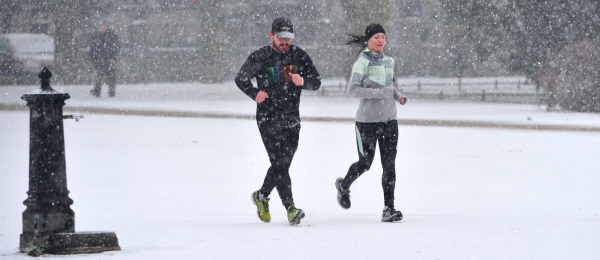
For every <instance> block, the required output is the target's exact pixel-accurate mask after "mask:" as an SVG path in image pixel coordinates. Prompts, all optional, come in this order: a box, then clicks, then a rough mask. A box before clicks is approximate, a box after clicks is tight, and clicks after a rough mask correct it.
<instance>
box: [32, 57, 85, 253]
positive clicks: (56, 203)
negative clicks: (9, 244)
mask: <svg viewBox="0 0 600 260" xmlns="http://www.w3.org/2000/svg"><path fill="white" fill-rule="evenodd" d="M38 76H39V77H40V79H41V82H42V88H41V90H40V92H39V93H38V94H25V95H23V97H21V99H23V100H25V101H27V106H28V107H29V108H30V119H29V129H30V131H29V133H30V134H29V191H28V192H27V195H28V196H27V199H26V200H25V201H24V202H23V204H25V206H27V209H26V210H25V212H23V234H22V235H21V248H24V247H26V246H28V245H39V246H45V245H46V244H47V240H48V236H49V235H50V234H52V233H63V232H75V213H74V212H73V210H71V207H70V206H71V204H73V200H72V199H71V198H69V190H67V171H66V166H65V165H66V163H65V139H64V131H63V121H62V112H63V109H62V107H63V106H64V105H65V100H66V99H68V98H70V96H69V94H65V93H59V92H56V91H54V90H53V89H52V88H51V87H50V77H52V73H51V72H50V70H48V69H47V68H45V69H44V70H42V72H40V74H39V75H38Z"/></svg>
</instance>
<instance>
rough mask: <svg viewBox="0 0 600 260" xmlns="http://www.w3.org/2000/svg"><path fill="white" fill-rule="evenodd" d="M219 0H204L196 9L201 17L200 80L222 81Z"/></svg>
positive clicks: (206, 81) (208, 81)
mask: <svg viewBox="0 0 600 260" xmlns="http://www.w3.org/2000/svg"><path fill="white" fill-rule="evenodd" d="M220 9H221V7H220V1H218V0H205V1H202V6H201V8H199V9H198V10H199V11H200V15H201V17H202V66H200V67H201V69H202V72H201V74H202V77H201V82H205V83H215V82H222V81H223V80H224V79H223V63H222V59H221V43H220V41H219V40H220V38H219V37H220V36H219V34H220V29H221V28H219V25H220V23H219V13H220Z"/></svg>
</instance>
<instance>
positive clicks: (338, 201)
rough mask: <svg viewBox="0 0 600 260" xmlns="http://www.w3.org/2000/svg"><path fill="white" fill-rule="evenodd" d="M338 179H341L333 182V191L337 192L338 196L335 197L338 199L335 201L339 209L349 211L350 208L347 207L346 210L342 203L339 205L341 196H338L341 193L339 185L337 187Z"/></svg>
mask: <svg viewBox="0 0 600 260" xmlns="http://www.w3.org/2000/svg"><path fill="white" fill-rule="evenodd" d="M340 179H341V178H339V179H337V180H335V190H337V194H338V195H337V198H338V199H337V203H338V205H340V207H342V208H343V209H350V207H347V208H346V207H344V206H343V205H342V203H340V196H341V195H340V193H341V192H340V185H338V183H339V182H340Z"/></svg>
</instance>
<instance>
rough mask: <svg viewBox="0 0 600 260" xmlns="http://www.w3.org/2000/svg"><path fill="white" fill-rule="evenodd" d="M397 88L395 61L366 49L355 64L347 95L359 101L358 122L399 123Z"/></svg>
mask: <svg viewBox="0 0 600 260" xmlns="http://www.w3.org/2000/svg"><path fill="white" fill-rule="evenodd" d="M394 85H395V84H394V59H392V57H390V56H387V55H384V54H383V53H377V52H372V51H369V50H368V49H365V50H364V51H363V52H362V53H361V54H360V57H358V60H356V62H354V65H353V66H352V74H351V75H350V80H349V81H348V94H350V96H353V97H358V98H360V105H359V107H358V110H357V111H356V122H361V123H375V122H387V121H390V120H396V119H397V112H396V102H398V100H399V99H400V96H401V95H402V94H401V93H400V91H399V90H398V89H397V88H396V87H395V86H394Z"/></svg>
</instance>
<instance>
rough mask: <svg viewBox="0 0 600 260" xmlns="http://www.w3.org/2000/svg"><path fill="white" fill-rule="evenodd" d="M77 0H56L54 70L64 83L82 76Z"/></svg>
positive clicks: (75, 80) (58, 78)
mask: <svg viewBox="0 0 600 260" xmlns="http://www.w3.org/2000/svg"><path fill="white" fill-rule="evenodd" d="M77 2H78V1H77V0H54V1H53V5H52V11H53V13H52V15H53V17H54V27H55V33H54V46H55V50H54V71H55V75H57V77H56V79H57V80H58V81H59V82H61V83H63V84H72V83H76V82H78V81H79V79H80V78H81V75H82V74H81V73H83V72H82V71H80V69H81V68H83V67H84V66H83V61H82V60H81V55H80V54H79V48H78V47H77V40H76V38H75V31H76V30H77V17H78V14H77Z"/></svg>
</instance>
